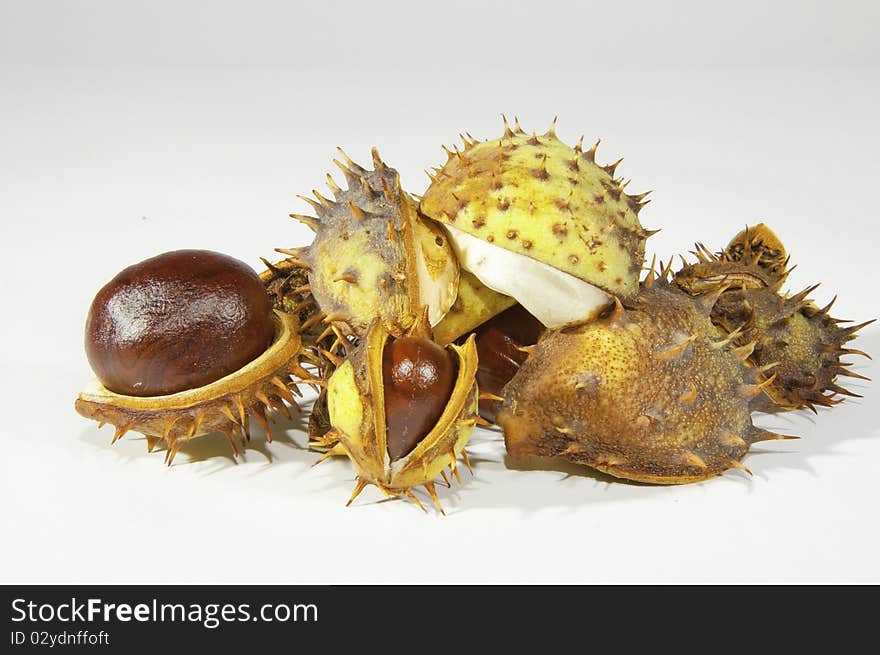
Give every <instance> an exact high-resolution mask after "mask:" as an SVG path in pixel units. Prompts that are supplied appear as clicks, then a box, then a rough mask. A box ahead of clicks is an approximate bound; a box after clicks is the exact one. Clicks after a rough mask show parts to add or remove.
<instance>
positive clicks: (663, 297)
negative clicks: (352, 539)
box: [76, 119, 870, 512]
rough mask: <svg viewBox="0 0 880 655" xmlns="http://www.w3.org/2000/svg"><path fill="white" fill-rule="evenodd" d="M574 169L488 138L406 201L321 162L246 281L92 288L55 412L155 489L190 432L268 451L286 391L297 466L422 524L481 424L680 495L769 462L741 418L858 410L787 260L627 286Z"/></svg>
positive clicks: (617, 213)
mask: <svg viewBox="0 0 880 655" xmlns="http://www.w3.org/2000/svg"><path fill="white" fill-rule="evenodd" d="M597 146H598V142H597V143H596V145H594V146H593V147H591V148H587V149H585V148H584V147H583V138H581V140H580V141H578V143H577V144H576V145H575V146H573V147H571V146H568V145H566V144H565V143H564V142H562V141H561V140H560V139H559V138H558V137H557V135H556V131H555V121H554V123H553V125H552V126H551V127H550V129H549V130H548V131H547V132H546V133H544V134H541V135H538V134H535V133H532V134H527V133H526V132H525V131H524V130H522V129H521V128H520V126H519V122H518V121H517V122H516V123H515V125H514V126H513V127H510V125H509V124H508V123H507V120H506V119H505V121H504V133H503V135H502V136H501V137H499V138H496V139H490V140H485V141H480V140H477V139H474V138H473V137H470V135H468V137H467V138H464V137H463V145H462V146H461V147H460V148H459V147H456V148H454V149H453V150H447V151H446V152H447V157H446V161H445V162H441V163H440V165H439V166H438V167H437V168H435V169H434V173H431V174H429V177H430V180H431V183H430V185H429V186H428V188H427V189H426V190H424V193H423V194H422V196H420V197H419V198H420V199H419V200H416V198H417V197H416V196H412V195H410V194H409V193H407V191H405V190H404V187H403V185H402V184H401V180H400V176H399V174H398V173H397V171H396V170H395V169H393V168H391V167H390V166H388V165H387V164H386V163H385V162H384V161H383V160H382V159H381V157H380V156H379V153H378V151H376V149H373V152H372V164H373V166H372V168H366V167H364V166H361V165H360V164H357V163H356V162H354V161H352V160H351V159H350V158H349V157H348V156H347V155H346V154H345V153H344V152H342V151H341V150H340V155H341V160H334V163H335V164H336V165H337V166H338V167H339V168H340V170H341V172H342V175H343V177H344V183H343V184H342V185H340V184H338V183H337V182H336V181H335V180H334V179H333V178H332V177H331V176H329V175H328V176H327V179H328V187H329V189H330V196H331V197H327V196H324V195H322V194H320V193H318V192H317V191H315V192H314V198H305V197H304V200H306V201H307V202H308V204H309V205H310V206H311V209H312V210H313V213H312V214H292V216H293V217H294V218H295V219H296V220H299V221H301V222H303V223H304V224H306V225H307V226H308V227H309V228H310V229H311V230H312V231H314V233H315V236H314V240H313V241H312V243H310V244H299V245H295V246H292V247H291V246H284V247H278V248H276V251H278V252H280V253H282V254H283V255H284V258H282V259H279V260H277V261H269V260H265V259H264V260H263V264H264V265H265V270H264V271H263V272H262V273H260V274H259V275H258V274H257V273H256V272H255V271H254V270H253V269H251V268H250V267H249V266H248V265H247V264H244V263H243V262H240V261H238V260H236V259H233V258H232V257H229V256H227V255H223V254H219V253H215V252H209V251H204V250H178V251H173V252H167V253H164V254H161V255H158V256H156V257H153V258H151V259H147V260H145V261H143V262H141V263H138V264H134V265H132V266H130V267H128V268H126V269H125V270H123V271H122V272H120V273H119V274H118V275H116V276H115V277H114V278H113V279H112V280H111V281H110V282H109V283H107V285H105V286H104V287H103V288H102V289H101V290H100V291H99V292H98V294H97V295H96V296H95V299H94V301H93V303H92V306H91V308H90V310H89V313H88V318H87V321H86V335H85V336H86V338H85V349H86V355H87V357H88V361H89V363H90V364H91V367H92V369H93V370H94V372H95V374H96V375H97V379H96V380H94V381H93V382H91V383H90V384H88V385H87V386H86V387H85V388H84V389H83V391H82V392H81V393H80V394H79V397H78V398H77V400H76V409H77V411H78V412H79V413H80V414H82V415H83V416H85V417H87V418H90V419H94V420H96V421H98V422H100V423H101V424H103V423H109V424H111V425H113V426H114V427H115V432H114V437H113V440H114V441H116V440H117V439H119V438H120V437H121V436H122V435H123V434H125V433H127V432H128V431H135V432H140V433H142V434H143V435H144V436H145V437H146V440H147V446H148V450H150V451H152V450H153V449H154V448H156V447H157V446H160V445H161V446H163V447H164V449H165V453H166V455H165V460H166V462H167V463H168V464H171V462H172V461H173V460H174V457H175V454H176V453H177V452H178V450H179V449H180V448H181V447H182V446H183V445H184V444H186V443H187V442H188V441H189V440H191V439H194V438H196V437H200V436H202V435H207V434H212V433H220V434H224V435H225V436H226V438H227V440H228V442H229V444H230V446H231V448H232V453H233V456H234V457H237V456H238V455H239V454H240V453H241V450H240V449H241V448H243V447H246V446H247V443H248V441H249V440H250V436H251V424H252V422H256V423H257V424H259V425H260V426H261V427H262V428H263V430H264V431H265V432H266V434H267V435H268V437H269V439H270V440H271V436H272V423H273V420H274V418H275V417H276V415H277V413H278V412H281V413H282V414H285V415H288V416H290V408H291V407H297V406H298V400H297V397H299V396H301V395H302V390H301V387H303V386H308V387H311V388H312V389H313V390H314V392H315V393H316V398H315V400H314V403H313V405H312V408H311V415H310V418H309V446H310V448H312V449H313V450H315V451H318V452H320V453H322V455H321V459H324V458H328V457H333V456H341V457H347V458H348V459H349V460H350V461H351V463H352V465H353V466H354V467H355V469H356V471H357V480H358V481H357V484H356V486H355V489H354V492H353V493H352V495H351V498H350V499H349V503H350V502H351V501H352V500H354V498H355V497H357V496H358V494H360V493H361V491H363V489H364V488H365V487H367V486H368V485H374V486H376V487H377V488H378V489H379V490H380V491H381V492H382V493H383V494H385V495H387V496H401V497H406V498H409V499H411V500H412V501H413V502H415V503H416V504H417V505H418V506H420V507H423V504H422V500H420V495H422V494H426V495H427V496H422V498H423V499H429V500H430V501H431V502H432V503H433V504H434V505H435V506H436V507H437V509H438V510H439V511H441V512H442V511H443V508H442V506H441V504H440V499H439V496H438V493H437V489H436V486H435V483H436V482H438V481H442V484H446V485H449V484H451V482H452V480H458V481H461V476H460V473H459V467H458V464H459V462H461V463H464V464H465V466H467V467H468V468H470V462H469V460H468V456H467V451H466V450H465V447H466V445H467V443H468V440H469V439H470V438H471V435H472V433H473V430H474V428H475V426H477V425H487V426H491V425H497V427H498V428H499V429H500V430H501V432H502V433H503V435H504V440H505V446H506V448H507V451H508V453H509V454H510V455H511V457H512V458H513V459H514V460H515V459H516V458H519V457H531V456H541V457H559V458H564V459H567V460H569V461H572V462H575V463H578V464H582V465H584V466H589V467H592V468H595V469H598V470H600V471H603V472H606V473H608V474H611V475H613V476H617V477H621V478H627V479H631V480H640V481H644V482H651V483H657V484H679V483H687V482H696V481H700V480H705V479H708V478H711V477H713V476H716V475H719V474H721V473H723V472H725V471H727V470H730V469H738V470H744V471H748V469H746V468H745V466H744V465H743V464H742V460H743V458H744V457H745V456H746V454H747V453H748V451H749V448H750V446H751V444H753V443H755V442H758V441H763V440H766V439H783V438H789V437H786V436H784V435H778V434H775V433H772V432H769V431H767V430H764V429H762V428H759V427H757V426H755V425H754V423H753V422H752V415H753V412H754V411H758V410H760V411H783V410H795V411H796V410H802V409H808V410H811V411H814V412H815V411H817V408H818V407H831V406H833V405H836V404H838V403H839V402H840V401H841V400H842V399H843V397H844V396H848V395H849V396H852V395H856V394H855V393H853V392H852V391H851V390H849V389H846V388H844V387H843V386H841V385H840V384H839V383H838V378H839V377H841V376H843V377H850V378H860V379H867V378H864V376H862V375H860V374H859V373H856V372H855V371H852V370H851V369H850V365H851V363H850V362H843V361H841V359H842V357H844V356H846V355H865V353H863V352H862V351H860V350H857V349H853V348H850V347H848V345H847V344H848V342H849V341H851V340H852V339H853V338H854V337H855V334H856V332H857V331H858V330H859V329H861V328H862V327H864V326H865V325H867V324H868V323H870V321H868V322H867V323H862V324H858V325H848V323H849V322H848V321H842V320H839V319H835V318H833V317H832V316H831V315H830V314H829V311H830V309H831V305H830V304H829V305H827V306H825V307H819V306H817V305H816V304H814V303H813V301H812V300H811V299H810V298H809V295H810V293H811V292H812V291H813V290H814V289H815V287H811V288H809V289H806V290H804V291H801V292H799V293H794V294H792V293H789V292H788V291H787V290H786V289H785V283H786V279H787V277H788V273H789V271H790V270H791V268H792V266H793V264H792V262H791V261H790V260H791V257H790V256H789V254H788V253H787V250H786V248H785V246H784V245H783V244H782V242H781V240H780V239H779V237H777V236H776V235H775V234H774V233H773V231H772V230H770V228H768V227H767V226H766V225H764V224H758V225H755V226H752V227H749V228H747V229H745V230H742V231H739V232H738V233H736V234H735V236H734V237H733V238H732V239H731V241H730V243H728V244H727V245H726V246H725V247H724V248H721V249H719V250H716V251H713V250H710V249H709V248H707V247H705V246H703V245H702V244H697V246H696V248H695V250H694V251H693V252H692V255H693V257H694V258H695V259H694V260H692V261H688V260H686V259H684V258H682V260H683V265H682V268H680V269H678V270H675V269H674V268H673V264H672V261H671V260H670V263H669V264H668V265H663V264H661V265H660V266H659V268H658V266H657V265H656V258H655V259H654V260H653V261H652V263H651V265H650V266H645V244H646V241H647V239H648V238H649V237H650V236H651V235H652V234H653V233H654V231H655V230H648V229H645V228H644V227H643V226H642V225H641V222H640V220H641V218H640V212H641V211H642V209H643V208H644V206H645V205H646V204H647V203H648V200H646V199H645V197H646V196H647V195H648V194H647V193H642V194H629V193H628V192H627V191H626V190H625V189H626V188H628V186H627V185H628V182H624V180H623V178H621V177H618V176H617V167H618V164H619V161H617V162H616V163H613V164H605V165H603V164H600V163H598V162H597ZM280 236H281V235H279V238H280ZM799 263H801V264H802V265H803V264H807V265H808V264H809V263H808V262H805V263H802V262H799ZM645 270H647V274H645V275H642V273H643V272H644V271H645ZM417 491H418V493H416V492H417Z"/></svg>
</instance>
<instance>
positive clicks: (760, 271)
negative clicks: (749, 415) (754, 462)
mask: <svg viewBox="0 0 880 655" xmlns="http://www.w3.org/2000/svg"><path fill="white" fill-rule="evenodd" d="M694 254H695V255H697V257H698V262H697V263H695V264H688V265H686V266H685V267H684V268H682V269H681V270H680V271H678V272H677V273H676V274H675V277H674V283H675V284H676V285H677V286H679V287H680V288H682V289H684V290H686V291H688V292H689V293H691V294H700V293H710V294H714V296H717V298H718V300H717V302H715V304H714V306H713V308H712V314H711V318H712V322H713V323H714V324H715V325H716V326H718V327H719V328H720V329H721V330H723V332H724V333H725V334H728V335H731V338H732V339H733V340H734V343H736V344H738V345H744V344H749V343H754V351H753V352H752V353H751V355H750V356H749V361H750V363H752V364H753V365H754V366H756V367H759V368H766V369H768V373H767V374H766V375H770V374H771V373H772V375H773V381H772V382H770V383H769V384H768V385H767V388H766V394H762V395H761V396H758V397H756V398H755V399H754V401H753V403H752V406H753V407H754V408H756V409H760V410H762V411H778V410H780V409H800V408H803V407H806V408H808V409H811V410H813V411H815V408H816V406H825V407H830V406H832V405H835V404H837V403H839V402H840V401H841V400H842V398H840V397H839V396H841V395H844V396H857V394H854V393H852V392H851V391H849V390H847V389H846V388H844V387H842V386H840V385H839V384H837V381H836V380H837V377H838V376H840V375H842V376H846V377H854V378H859V379H866V378H864V376H862V375H859V374H858V373H854V372H852V371H849V370H848V369H847V367H848V366H850V364H849V363H847V362H841V356H843V355H846V354H860V355H865V353H863V352H861V351H859V350H854V349H849V348H846V347H845V344H846V343H847V342H848V341H850V340H851V339H853V338H854V337H855V333H856V332H857V331H858V330H859V329H861V328H862V327H864V326H865V325H867V324H868V323H870V321H869V322H868V323H862V324H860V325H855V326H850V327H844V326H842V325H841V323H842V322H844V321H840V320H838V319H835V318H832V317H831V316H830V315H829V314H828V312H829V310H830V309H831V305H832V304H833V302H834V301H833V300H832V302H831V303H829V304H828V305H827V306H826V307H824V308H822V309H820V308H818V307H817V306H816V305H815V304H814V303H813V302H812V301H811V300H810V299H809V298H808V296H809V294H810V293H812V292H813V291H814V290H815V289H816V287H818V286H819V285H815V286H812V287H809V288H807V289H804V290H803V291H801V292H800V293H797V294H795V295H788V294H785V293H783V292H782V291H781V289H782V286H783V284H784V283H785V280H786V278H787V276H788V273H789V272H790V271H791V269H788V270H786V266H787V265H788V257H787V256H786V254H785V249H784V247H783V246H782V243H781V241H779V239H778V237H776V235H775V234H773V232H772V231H770V229H769V228H768V227H767V226H766V225H763V224H760V225H757V226H754V227H749V228H746V229H745V230H744V231H742V232H740V233H739V234H737V235H736V236H735V237H734V238H733V240H731V242H730V244H728V246H727V248H725V250H724V251H722V252H719V253H712V252H710V251H709V250H708V249H707V248H706V247H705V246H703V245H702V244H697V248H696V251H695V252H694ZM866 356H867V355H866Z"/></svg>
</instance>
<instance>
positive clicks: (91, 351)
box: [85, 250, 274, 396]
mask: <svg viewBox="0 0 880 655" xmlns="http://www.w3.org/2000/svg"><path fill="white" fill-rule="evenodd" d="M273 334H274V322H273V317H272V304H271V301H270V299H269V297H268V295H267V294H266V291H265V290H264V288H263V285H262V283H261V282H260V278H259V276H257V274H256V273H255V272H254V270H253V269H251V268H250V267H249V266H248V265H247V264H245V263H244V262H241V261H239V260H237V259H234V258H233V257H229V256H227V255H223V254H221V253H216V252H211V251H208V250H176V251H173V252H167V253H164V254H161V255H158V256H156V257H152V258H150V259H146V260H144V261H142V262H140V263H139V264H135V265H133V266H129V267H128V268H126V269H125V270H123V271H122V272H120V273H119V274H118V275H117V276H116V277H114V278H113V279H112V280H110V282H108V283H107V284H106V285H105V286H104V287H103V288H102V289H101V290H100V291H99V292H98V294H97V295H96V296H95V299H94V300H93V301H92V306H91V309H90V310H89V315H88V318H87V320H86V334H85V346H86V355H87V357H88V359H89V364H91V366H92V369H93V370H94V371H95V374H96V375H97V376H98V379H99V380H100V381H101V383H102V384H103V385H104V386H105V387H106V388H107V389H109V390H110V391H114V392H116V393H120V394H125V395H130V396H161V395H166V394H171V393H176V392H178V391H184V390H186V389H194V388H196V387H200V386H203V385H205V384H208V383H210V382H213V381H215V380H218V379H220V378H222V377H223V376H225V375H228V374H230V373H233V372H234V371H237V370H238V369H240V368H241V367H242V366H244V365H245V364H247V363H248V362H250V361H252V360H253V359H255V358H256V357H258V356H259V355H261V354H262V353H263V352H265V350H266V348H267V347H268V346H269V344H270V343H271V341H272V337H273Z"/></svg>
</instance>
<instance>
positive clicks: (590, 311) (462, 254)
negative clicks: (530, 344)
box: [443, 224, 611, 329]
mask: <svg viewBox="0 0 880 655" xmlns="http://www.w3.org/2000/svg"><path fill="white" fill-rule="evenodd" d="M443 227H444V228H446V231H447V232H448V233H449V239H450V241H451V242H452V246H453V248H454V249H455V254H456V255H457V256H458V261H459V264H460V265H461V267H462V268H464V269H465V270H468V271H470V272H471V273H473V274H474V275H476V276H477V277H478V278H479V279H480V281H481V282H482V283H483V284H485V285H486V286H487V287H489V288H490V289H493V290H494V291H497V292H499V293H503V294H505V295H508V296H512V297H514V298H516V300H517V302H519V304H520V305H522V306H523V307H525V308H526V310H528V312H529V313H530V314H531V315H532V316H534V317H535V318H537V319H538V320H539V321H541V323H543V324H544V326H545V327H548V328H551V329H552V328H558V327H562V326H564V325H569V324H572V323H579V322H582V321H585V320H589V319H591V318H594V317H595V316H596V314H598V313H599V312H600V311H601V310H602V309H604V308H605V307H607V306H608V303H609V302H610V301H611V296H609V295H608V294H607V293H605V292H604V291H602V290H601V289H599V288H598V287H594V286H593V285H592V284H589V283H588V282H584V281H583V280H581V279H578V278H576V277H574V276H573V275H569V274H568V273H564V272H562V271H560V270H558V269H555V268H553V267H552V266H548V265H547V264H544V263H542V262H539V261H538V260H536V259H532V258H531V257H526V256H525V255H520V254H518V253H515V252H512V251H510V250H507V249H505V248H501V247H499V246H496V245H493V244H491V243H489V242H488V241H484V240H483V239H479V238H477V237H475V236H472V235H470V234H468V233H467V232H463V231H461V230H459V229H458V228H455V227H453V226H451V225H447V224H444V226H443Z"/></svg>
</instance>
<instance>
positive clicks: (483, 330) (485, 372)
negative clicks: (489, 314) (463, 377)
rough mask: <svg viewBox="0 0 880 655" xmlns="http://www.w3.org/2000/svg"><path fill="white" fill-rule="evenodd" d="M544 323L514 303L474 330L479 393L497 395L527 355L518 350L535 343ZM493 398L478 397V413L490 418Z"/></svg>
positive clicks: (492, 411) (493, 409)
mask: <svg viewBox="0 0 880 655" xmlns="http://www.w3.org/2000/svg"><path fill="white" fill-rule="evenodd" d="M543 331H544V326H543V325H542V324H541V322H540V321H538V319H536V318H535V317H534V316H532V315H531V314H529V312H528V311H526V310H525V309H524V308H523V307H522V305H514V306H513V307H511V308H510V309H506V310H504V311H503V312H501V313H500V314H498V315H497V316H494V317H493V318H491V319H489V320H488V321H486V322H485V323H483V324H482V325H480V326H479V327H478V328H477V329H476V331H475V332H476V335H477V338H476V344H477V355H478V357H479V364H478V367H477V385H478V386H479V388H480V392H482V393H486V394H491V395H493V396H500V395H501V392H502V390H503V389H504V385H506V384H507V383H508V382H510V380H511V379H512V378H513V376H514V375H515V374H516V372H517V371H518V370H519V367H520V366H521V365H522V363H523V362H524V361H525V360H526V357H527V356H528V355H527V354H526V352H525V351H523V350H520V349H521V348H523V347H525V346H531V345H534V344H535V343H537V342H538V338H539V337H540V336H541V333H542V332H543ZM497 402H498V401H496V400H491V399H488V398H483V399H481V400H480V416H482V417H483V418H485V419H487V420H490V421H494V420H495V412H496V409H497Z"/></svg>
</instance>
